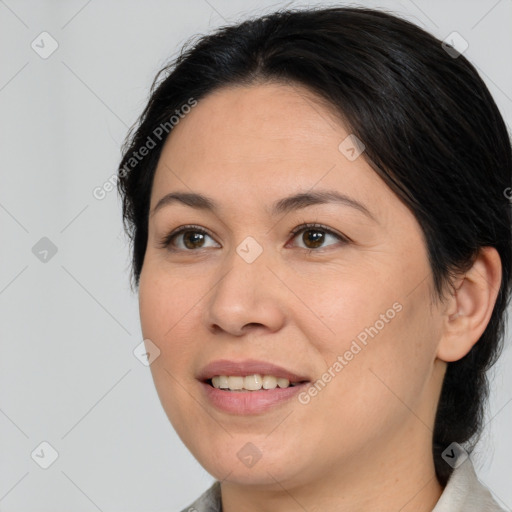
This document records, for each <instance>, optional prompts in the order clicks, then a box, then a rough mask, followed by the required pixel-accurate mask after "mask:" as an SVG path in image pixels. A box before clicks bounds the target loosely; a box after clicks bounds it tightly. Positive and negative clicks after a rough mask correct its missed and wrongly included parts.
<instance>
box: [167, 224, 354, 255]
mask: <svg viewBox="0 0 512 512" xmlns="http://www.w3.org/2000/svg"><path fill="white" fill-rule="evenodd" d="M313 229H317V230H318V231H324V232H325V233H326V234H328V235H332V236H334V237H336V238H338V239H339V240H340V241H341V242H342V243H343V244H348V243H351V242H352V240H350V238H348V237H347V236H344V235H341V234H340V233H336V232H334V231H332V230H331V229H329V228H327V227H326V226H323V225H322V224H317V223H309V222H306V223H304V224H301V225H300V226H297V227H296V228H294V229H293V230H292V231H291V232H290V234H289V236H293V238H295V237H296V236H297V235H298V234H299V233H301V232H302V231H308V230H313ZM187 231H192V232H194V233H201V234H203V235H208V236H209V237H210V238H212V239H213V236H212V235H211V234H210V233H209V232H208V231H206V230H205V229H204V228H201V227H200V226H196V225H194V224H188V225H186V226H181V227H180V228H178V229H177V230H174V231H172V232H171V233H169V234H167V235H165V236H164V237H163V238H162V239H161V240H160V241H159V244H158V246H159V247H160V248H162V249H168V250H170V251H173V252H178V251H183V252H195V251H200V250H201V248H198V249H195V250H194V249H169V246H170V245H171V242H172V240H173V239H174V238H176V237H178V236H179V235H181V234H183V233H185V232H187ZM300 249H303V250H304V251H308V252H309V253H311V252H318V251H320V250H322V249H325V248H324V247H320V248H319V249H307V248H303V247H300Z"/></svg>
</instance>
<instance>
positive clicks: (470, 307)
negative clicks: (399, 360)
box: [437, 247, 502, 362]
mask: <svg viewBox="0 0 512 512" xmlns="http://www.w3.org/2000/svg"><path fill="white" fill-rule="evenodd" d="M501 273H502V269H501V259H500V256H499V254H498V251H497V250H496V249H495V248H494V247H482V248H481V249H480V251H479V253H478V256H477V258H476V259H475V262H474V263H473V266H472V267H471V268H470V269H469V271H468V272H466V273H465V274H464V275H463V276H461V277H459V278H458V279H457V280H456V282H455V283H454V285H455V292H454V293H453V294H452V295H451V296H450V298H449V299H448V300H447V301H446V303H445V308H444V311H443V333H442V336H441V340H440V342H439V346H438V349H437V357H438V358H439V359H441V360H442V361H446V362H451V361H458V360H459V359H462V358H463V357H464V356H465V355H466V354H467V353H468V352H469V351H470V350H471V348H472V347H473V345H474V344H475V343H476V342H477V341H478V340H479V339H480V336H482V334H483V332H484V330H485V328H486V327H487V324H488V323H489V320H490V318H491V315H492V311H493V309H494V305H495V303H496V298H497V296H498V292H499V289H500V286H501Z"/></svg>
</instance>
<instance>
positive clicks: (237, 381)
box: [204, 374, 309, 393]
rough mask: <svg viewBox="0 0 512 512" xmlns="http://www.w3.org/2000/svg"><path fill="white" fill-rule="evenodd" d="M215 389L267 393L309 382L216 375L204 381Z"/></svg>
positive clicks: (271, 376) (263, 376) (258, 375)
mask: <svg viewBox="0 0 512 512" xmlns="http://www.w3.org/2000/svg"><path fill="white" fill-rule="evenodd" d="M204 382H205V383H206V384H209V385H210V386H212V387H213V388H216V389H219V390H220V391H232V392H235V393H236V392H245V391H267V390H273V389H286V388H289V387H294V386H300V385H301V384H305V383H307V382H309V381H306V380H304V381H297V382H290V381H289V380H288V379H285V378H282V377H275V376H273V375H261V374H252V375H246V376H241V375H215V376H214V377H212V378H211V379H207V380H205V381H204Z"/></svg>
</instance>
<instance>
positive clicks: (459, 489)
mask: <svg viewBox="0 0 512 512" xmlns="http://www.w3.org/2000/svg"><path fill="white" fill-rule="evenodd" d="M432 512H505V510H504V509H503V508H501V507H500V506H499V505H498V503H497V502H496V501H495V499H494V498H493V496H492V494H491V492H490V491H489V489H488V488H487V487H485V486H484V485H483V484H482V483H481V482H480V480H478V477H477V475H476V473H475V468H474V466H473V463H472V462H471V459H470V458H467V459H466V460H465V461H464V462H463V463H462V464H461V465H460V466H459V467H457V468H455V469H454V470H453V473H452V475H451V476H450V479H449V480H448V483H447V485H446V487H445V489H444V491H443V494H441V497H440V498H439V501H438V502H437V504H436V506H435V507H434V509H433V510H432Z"/></svg>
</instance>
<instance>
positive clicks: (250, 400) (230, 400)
mask: <svg viewBox="0 0 512 512" xmlns="http://www.w3.org/2000/svg"><path fill="white" fill-rule="evenodd" d="M307 385H308V383H307V382H306V383H303V384H298V385H296V386H290V387H287V388H279V387H278V388H275V389H265V390H261V391H225V390H223V389H218V388H214V387H213V386H211V385H210V384H208V383H206V382H201V386H202V387H203V390H204V392H205V394H206V397H207V399H208V401H209V402H210V403H211V404H212V405H214V406H215V407H216V408H217V409H220V410H221V411H223V412H227V413H231V414H237V415H243V414H258V413H262V412H265V411H268V410H269V409H271V408H272V407H276V406H278V405H280V404H284V403H285V402H287V401H289V400H290V399H291V398H292V397H294V396H295V395H297V394H298V393H300V392H301V391H302V390H303V389H304V387H305V386H307Z"/></svg>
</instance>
